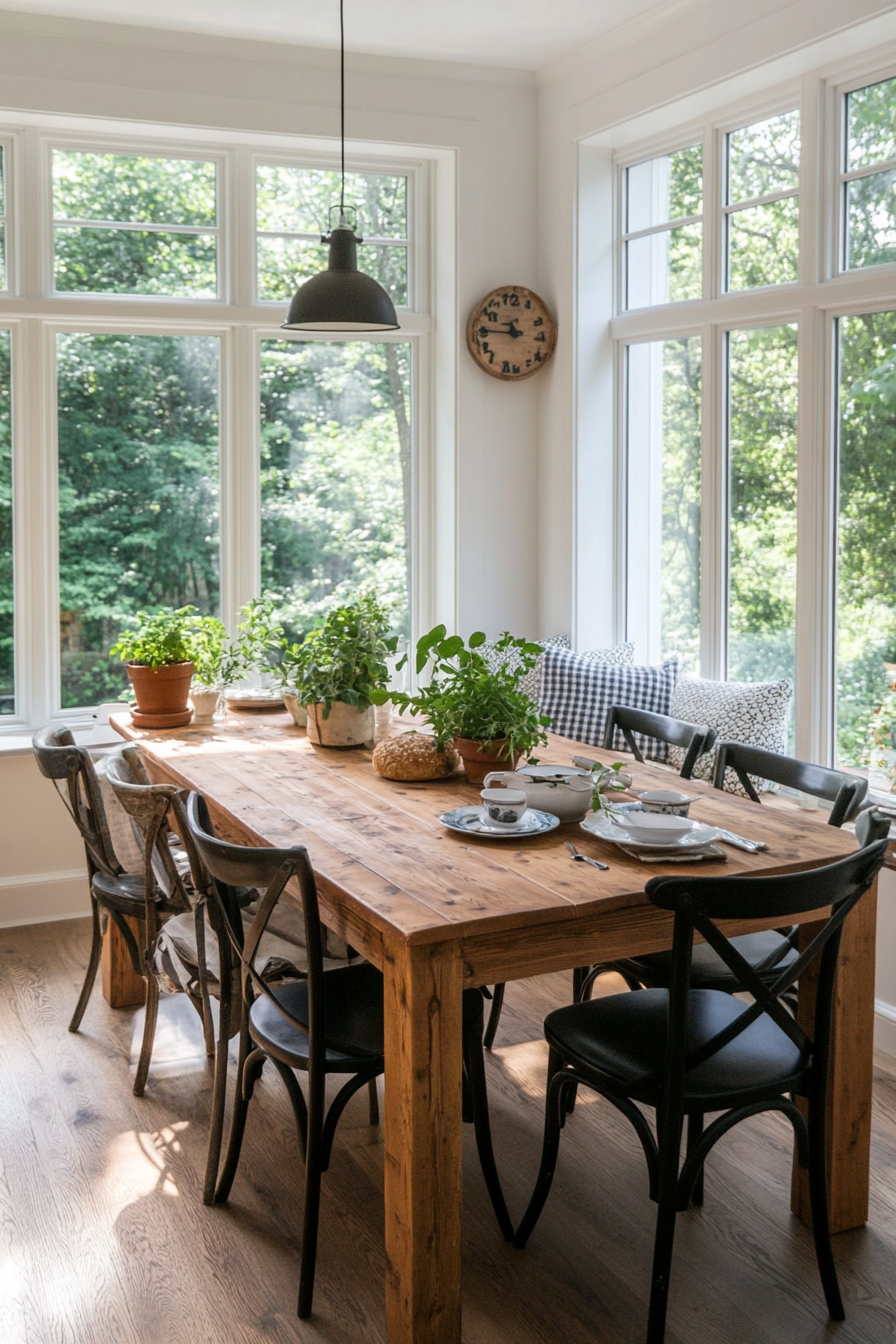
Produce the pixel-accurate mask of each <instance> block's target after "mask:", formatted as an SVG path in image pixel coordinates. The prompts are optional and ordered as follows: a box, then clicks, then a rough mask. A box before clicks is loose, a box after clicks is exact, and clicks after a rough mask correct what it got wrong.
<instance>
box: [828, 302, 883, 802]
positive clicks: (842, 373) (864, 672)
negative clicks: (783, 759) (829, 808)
mask: <svg viewBox="0 0 896 1344" xmlns="http://www.w3.org/2000/svg"><path fill="white" fill-rule="evenodd" d="M837 328H838V330H837V337H838V339H837V355H838V361H837V362H838V403H839V407H838V409H839V415H838V436H837V437H838V454H837V458H838V476H839V489H838V503H837V722H836V729H837V735H836V757H835V760H836V762H837V763H838V764H839V765H842V766H844V767H846V768H848V769H861V768H862V767H870V770H871V778H872V782H873V783H874V784H875V785H876V787H878V788H884V789H887V790H889V789H890V788H891V786H892V785H893V783H894V782H896V693H894V692H893V691H892V690H890V689H889V687H890V686H891V685H892V684H893V683H894V682H896V537H894V532H893V519H894V517H896V312H892V311H891V312H884V313H862V314H860V315H859V316H855V317H852V316H849V317H842V318H840V320H839V322H838V324H837Z"/></svg>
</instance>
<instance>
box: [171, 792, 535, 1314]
mask: <svg viewBox="0 0 896 1344" xmlns="http://www.w3.org/2000/svg"><path fill="white" fill-rule="evenodd" d="M187 820H188V825H189V828H190V832H191V834H192V837H193V840H194V842H195V845H196V848H197V850H198V851H199V854H200V857H201V859H202V862H203V865H204V867H205V869H206V870H207V872H208V873H209V874H210V876H211V884H210V888H209V891H210V896H211V899H212V901H213V902H214V904H215V905H216V906H217V908H218V910H219V912H220V916H221V920H222V923H223V925H224V927H225V928H226V930H227V934H228V938H229V942H230V948H231V952H232V955H233V958H234V959H235V962H234V964H237V965H239V967H240V968H241V978H242V980H241V982H242V1017H241V1027H240V1041H239V1053H238V1061H237V1075H236V1088H235V1095H234V1100H233V1110H232V1115H231V1122H230V1133H229V1137H228V1144H227V1152H226V1154H225V1157H224V1163H223V1168H222V1170H221V1175H220V1179H219V1181H218V1185H217V1189H216V1191H215V1203H224V1202H225V1201H226V1200H227V1198H228V1196H229V1194H230V1190H231V1186H232V1184H233V1180H234V1177H235V1175H236V1170H237V1165H238V1163H239V1157H240V1149H241V1147H242V1140H243V1133H244V1130H245V1126H246V1119H247V1115H248V1110H249V1103H250V1101H251V1098H252V1092H253V1089H254V1086H255V1083H256V1081H257V1079H258V1077H259V1076H260V1074H261V1070H262V1068H263V1067H264V1065H265V1063H266V1062H267V1061H270V1063H271V1064H272V1065H273V1066H274V1069H275V1070H276V1072H277V1073H278V1075H279V1076H280V1078H281V1079H282V1081H283V1083H284V1086H285V1088H286V1092H287V1095H288V1097H289V1100H290V1103H291V1105H292V1109H293V1113H294V1116H295V1120H296V1126H297V1129H298V1134H299V1142H300V1145H301V1150H302V1154H303V1157H304V1162H305V1185H304V1195H303V1215H302V1224H303V1227H302V1251H301V1265H300V1271H299V1300H298V1314H299V1316H300V1317H302V1318H305V1317H307V1316H310V1314H311V1307H312V1298H313V1292H314V1270H315V1263H316V1256H317V1236H318V1220H319V1210H320V1191H321V1176H322V1174H323V1172H325V1171H326V1170H327V1167H328V1166H329V1162H330V1156H331V1152H332V1147H333V1139H334V1136H335V1131H336V1126H337V1124H338V1121H339V1118H340V1116H341V1115H342V1112H343V1110H344V1109H345V1106H346V1103H347V1102H348V1101H349V1099H350V1098H351V1097H352V1096H353V1095H354V1093H355V1092H357V1091H358V1090H359V1089H360V1088H361V1087H363V1086H365V1084H370V1083H373V1082H374V1081H375V1079H376V1078H377V1077H378V1076H379V1074H381V1073H382V1072H383V1070H384V1066H385V1061H384V1058H383V1049H384V1020H383V977H382V974H381V972H380V971H378V970H377V968H376V967H375V966H372V965H370V964H369V963H368V962H356V963H354V964H352V965H348V966H344V967H342V968H339V969H336V970H331V971H326V972H325V971H324V968H323V945H322V936H321V930H322V925H321V920H320V912H319V909H318V901H317V887H316V884H315V880H314V871H313V869H312V867H311V862H310V860H309V858H308V852H307V850H306V849H305V847H304V846H302V845H296V846H293V847H292V848H290V849H272V848H267V847H264V848H249V847H245V846H242V845H233V844H230V843H228V842H227V841H224V840H220V839H218V838H217V837H216V836H215V834H214V830H213V827H212V824H211V819H210V817H209V813H208V808H207V806H206V803H205V800H204V799H203V798H202V797H201V796H200V795H199V794H197V793H192V794H190V796H189V799H188V801H187ZM288 883H292V888H291V890H294V891H297V893H298V896H299V899H300V901H301V906H302V912H303V916H304V922H305V947H306V954H307V975H306V978H305V979H303V980H296V981H293V982H289V983H284V984H282V985H278V986H271V985H269V984H267V983H266V982H265V981H264V979H262V977H261V976H260V975H259V973H258V970H257V968H256V954H257V951H258V947H259V944H260V941H261V938H262V936H263V935H264V931H265V929H266V927H267V925H268V922H269V920H270V918H271V916H272V914H273V912H274V910H275V907H276V906H277V903H278V901H279V900H280V897H281V896H282V894H283V892H284V890H285V889H286V886H287V884H288ZM241 885H243V886H252V887H257V888H258V890H259V893H260V895H259V901H258V908H257V913H256V915H255V918H254V920H253V922H252V924H251V926H250V927H249V929H248V931H246V932H245V934H244V929H243V924H242V921H241V919H240V916H239V910H238V908H237V905H236V902H235V899H234V891H235V888H237V887H238V886H241ZM222 975H223V965H222ZM482 1002H483V1000H482V994H481V993H480V991H479V990H466V991H464V994H463V1028H462V1033H463V1034H462V1057H463V1085H464V1118H465V1119H470V1120H472V1122H473V1126H474V1129H475V1134H476V1144H477V1149H478V1152H479V1160H480V1164H481V1166H482V1172H483V1176H484V1178H485V1183H486V1187H487V1189H488V1193H489V1196H490V1198H491V1201H492V1207H493V1208H494V1211H495V1215H496V1217H497V1219H498V1224H499V1226H500V1228H501V1231H502V1233H503V1234H504V1237H505V1238H506V1239H507V1240H510V1239H511V1238H512V1236H513V1226H512V1224H511V1222H510V1218H509V1215H508V1213H507V1207H506V1205H505V1203H504V1195H503V1192H502V1190H501V1183H500V1180H499V1177H498V1172H497V1167H496V1166H495V1159H494V1152H493V1149H492V1141H491V1129H490V1123H489V1114H488V1097H487V1092H486V1080H485V1067H484V1063H483V1056H482V1028H483V1010H482ZM296 1072H298V1073H304V1074H305V1075H306V1077H307V1099H306V1097H305V1094H304V1093H303V1091H302V1089H301V1088H300V1086H299V1083H298V1081H297V1079H296ZM334 1073H336V1074H349V1075H350V1077H349V1080H348V1082H346V1083H344V1084H343V1086H342V1087H341V1088H340V1090H339V1091H338V1092H337V1094H336V1096H335V1097H334V1099H333V1100H332V1102H331V1103H330V1107H329V1110H326V1107H325V1091H324V1089H325V1084H326V1079H327V1076H328V1075H329V1074H334Z"/></svg>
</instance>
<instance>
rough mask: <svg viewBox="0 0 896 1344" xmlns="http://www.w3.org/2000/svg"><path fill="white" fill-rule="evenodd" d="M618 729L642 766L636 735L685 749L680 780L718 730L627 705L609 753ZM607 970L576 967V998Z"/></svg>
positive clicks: (497, 997) (616, 713)
mask: <svg viewBox="0 0 896 1344" xmlns="http://www.w3.org/2000/svg"><path fill="white" fill-rule="evenodd" d="M617 729H618V730H619V732H621V733H622V735H623V737H624V738H625V740H626V743H627V744H628V749H629V751H630V752H631V753H632V755H633V756H634V758H635V760H636V761H638V762H639V763H641V764H643V762H644V757H643V755H642V754H641V749H640V747H639V746H638V743H637V741H636V740H635V736H634V735H635V733H640V734H642V735H643V736H645V737H652V738H654V739H655V740H657V741H659V742H666V743H668V745H669V746H672V747H683V748H684V751H685V758H684V761H683V763H682V766H681V770H680V771H679V776H680V778H681V779H690V778H691V775H692V774H693V771H694V766H695V765H696V764H697V761H698V760H699V758H700V757H701V756H702V755H703V753H704V752H706V751H711V750H712V748H713V746H714V744H715V740H716V733H715V729H714V728H708V727H707V726H706V724H705V723H687V722H686V721H685V720H684V719H672V718H669V716H668V715H667V714H653V713H650V712H649V711H648V710H644V709H632V708H630V707H629V706H628V705H613V706H611V708H610V710H609V712H608V714H607V722H606V727H605V730H604V741H603V745H604V749H605V750H606V751H614V750H615V747H614V745H613V744H614V742H615V740H616V730H617ZM607 969H615V967H613V968H608V967H607V966H599V967H591V966H577V967H576V968H575V970H574V971H573V973H572V996H573V998H574V999H576V1000H578V999H580V998H581V997H582V994H583V986H584V985H585V984H586V982H587V983H589V984H593V983H594V978H595V976H596V975H601V974H603V972H604V971H606V970H607ZM504 989H505V986H504V985H503V984H500V985H495V986H494V987H493V989H492V1006H491V1011H490V1013H489V1015H488V1025H487V1026H486V1028H485V1041H484V1044H485V1048H486V1049H487V1050H490V1049H491V1047H492V1046H493V1044H494V1041H495V1034H496V1032H497V1030H498V1023H499V1022H500V1020H501V1010H502V1008H503V1006H504Z"/></svg>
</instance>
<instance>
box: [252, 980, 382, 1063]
mask: <svg viewBox="0 0 896 1344" xmlns="http://www.w3.org/2000/svg"><path fill="white" fill-rule="evenodd" d="M272 993H273V994H274V995H275V997H276V999H277V1001H278V1003H280V1004H282V1006H283V1007H284V1008H285V1009H286V1011H287V1012H288V1013H289V1014H290V1015H291V1016H292V1017H293V1018H295V1019H297V1021H298V1022H300V1023H304V1024H307V1022H308V982H307V981H306V980H299V981H294V982H292V983H290V984H285V985H278V986H277V987H276V988H275V989H273V990H272ZM324 995H325V1000H324V1001H325V1003H326V1015H327V1042H328V1045H327V1068H328V1069H332V1070H334V1071H338V1066H339V1065H340V1064H342V1065H349V1066H350V1067H349V1069H348V1070H347V1071H351V1068H353V1067H354V1066H355V1065H356V1064H357V1063H358V1061H359V1060H364V1061H365V1062H366V1061H367V1060H368V1059H375V1058H379V1057H380V1056H382V1053H383V977H382V975H381V974H380V972H379V971H378V970H377V969H376V967H375V966H371V965H370V964H369V962H362V963H361V965H359V966H343V967H341V968H340V969H339V970H335V971H328V972H327V973H326V976H325V977H324ZM249 1030H250V1031H251V1033H252V1039H253V1040H254V1041H255V1042H256V1043H257V1044H258V1045H260V1046H261V1047H262V1048H263V1049H264V1050H267V1051H268V1052H269V1053H270V1054H272V1055H273V1056H274V1057H275V1058H276V1059H280V1060H282V1061H283V1063H284V1064H288V1065H289V1066H290V1068H294V1069H303V1068H307V1064H308V1037H307V1036H306V1035H305V1033H304V1032H303V1031H302V1030H301V1027H299V1026H297V1025H295V1023H293V1022H290V1021H289V1019H288V1018H286V1017H284V1015H283V1013H281V1012H280V1010H279V1009H278V1008H277V1007H275V1005H274V1004H273V1003H272V1002H271V1001H270V999H268V998H267V996H263V997H259V998H257V999H256V1000H255V1002H254V1003H253V1004H252V1007H251V1009H250V1010H249Z"/></svg>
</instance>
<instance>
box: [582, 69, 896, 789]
mask: <svg viewBox="0 0 896 1344" xmlns="http://www.w3.org/2000/svg"><path fill="white" fill-rule="evenodd" d="M894 76H896V48H892V49H890V50H889V51H887V52H867V53H863V54H862V55H861V56H859V57H857V58H853V59H852V60H850V61H846V62H842V63H839V64H837V65H831V64H829V65H827V66H825V67H824V68H820V69H817V70H811V71H807V72H806V73H804V74H803V75H802V76H801V77H800V78H799V80H798V81H794V80H793V79H790V80H789V81H788V82H786V83H783V84H777V85H774V86H772V87H771V88H769V89H768V90H766V91H764V92H761V93H759V94H756V95H751V96H750V97H749V98H745V99H744V100H743V101H741V102H739V103H737V104H735V105H733V106H731V107H727V108H726V107H719V108H717V109H716V110H714V111H713V112H711V113H710V114H709V115H707V116H706V117H705V119H703V120H701V121H698V122H695V121H693V120H690V121H689V120H687V119H686V118H682V122H681V124H680V125H678V126H675V127H672V128H670V129H669V130H668V131H666V132H664V133H663V134H662V135H660V136H657V135H653V136H651V137H650V138H646V139H643V140H640V141H635V140H634V139H632V140H631V142H630V143H625V142H624V137H621V136H620V135H619V133H618V132H615V133H614V134H615V136H616V144H617V146H618V148H616V149H615V150H614V151H613V152H612V153H611V154H610V155H605V156H603V157H604V159H605V165H606V166H601V156H600V155H599V153H598V152H596V151H597V150H598V147H599V142H598V141H597V140H595V141H594V142H592V143H593V144H594V150H592V149H591V145H590V144H589V145H587V146H586V147H584V148H585V153H584V154H583V156H582V159H581V160H580V163H582V164H584V165H590V164H594V165H596V167H595V168H594V169H593V171H594V173H595V174H596V173H598V172H602V173H603V179H602V181H603V183H604V184H605V186H604V189H606V188H607V187H610V188H611V189H612V191H613V192H614V196H615V209H614V216H615V219H616V226H617V228H616V237H617V240H618V243H617V249H616V253H615V259H614V280H615V293H614V296H613V302H614V314H615V315H612V316H610V320H609V322H608V327H607V330H608V334H609V337H610V341H611V344H612V347H613V351H614V355H613V358H614V366H615V379H614V382H615V391H616V407H617V409H616V413H615V420H614V431H613V433H614V439H613V442H614V448H613V458H612V471H613V473H614V475H615V479H616V482H617V484H616V498H617V500H618V501H619V503H618V504H617V508H616V512H615V524H614V528H615V531H614V559H615V572H616V583H615V586H614V587H613V590H612V592H611V593H610V594H609V600H608V601H606V602H605V603H604V614H603V615H601V616H599V617H597V618H596V617H595V616H594V615H592V614H591V613H585V612H583V611H581V610H578V611H577V622H576V624H577V628H578V631H579V635H578V638H579V642H580V643H582V642H585V643H588V642H590V641H591V639H592V638H593V636H592V634H591V630H592V629H597V628H600V629H601V632H602V637H606V636H609V637H612V638H615V639H623V638H625V637H626V636H627V633H628V630H629V628H632V629H634V626H635V624H636V622H635V621H634V618H633V620H632V622H630V621H629V619H628V616H627V602H631V601H632V600H633V598H632V595H631V594H630V592H629V588H630V585H629V583H628V577H627V567H628V540H627V526H628V522H627V520H628V499H627V489H628V487H627V484H626V481H627V457H626V433H627V429H626V423H625V404H626V402H625V396H626V389H625V366H626V350H627V347H628V346H629V345H631V344H635V343H643V342H649V341H663V340H667V339H673V338H676V337H685V336H691V335H695V334H699V335H701V337H702V369H703V384H702V432H701V466H702V503H701V513H702V538H701V675H702V676H704V677H709V678H713V679H722V678H724V676H725V675H726V667H725V650H726V646H727V631H726V619H727V590H728V575H727V489H728V449H727V442H726V418H727V417H726V388H725V345H726V339H727V333H728V331H730V330H734V329H744V328H748V327H762V326H778V325H783V324H785V323H789V322H796V324H797V328H798V333H799V334H798V352H799V410H798V430H797V442H798V449H797V452H798V503H797V522H798V553H797V615H796V676H795V683H796V695H795V721H796V722H795V727H796V748H795V749H796V753H797V755H799V756H801V757H803V758H805V759H808V760H817V761H821V762H824V763H832V761H833V749H834V740H835V704H834V693H835V686H836V667H835V657H836V619H835V607H834V603H835V595H836V586H835V585H836V546H837V540H836V526H837V456H836V442H835V440H836V431H837V387H836V381H835V380H836V373H837V370H836V360H835V350H834V339H835V324H836V321H837V319H838V318H839V317H841V316H846V315H850V314H859V313H863V312H872V311H890V310H896V263H882V264H879V265H876V266H873V267H864V268H861V269H857V270H850V271H843V270H842V269H841V266H840V261H841V258H842V252H841V251H840V249H841V241H840V240H841V237H842V234H841V229H842V222H841V216H842V201H843V187H842V181H843V173H842V165H843V158H842V154H843V150H842V135H843V117H844V115H845V113H844V110H843V109H844V103H843V99H844V96H845V94H846V93H847V92H852V91H853V90H855V89H857V88H863V87H865V86H867V85H869V84H874V83H877V82H879V81H882V80H886V79H888V78H892V77H894ZM794 107H796V108H798V109H799V112H800V140H801V151H800V185H799V217H800V266H799V280H798V282H797V283H796V284H794V283H792V282H788V283H785V284H781V285H772V286H766V287H762V288H757V289H752V290H742V291H733V292H726V291H725V290H724V289H723V284H724V262H725V258H724V228H723V224H722V218H723V213H724V196H723V169H724V163H725V159H724V155H725V152H726V137H727V135H728V133H729V132H731V131H733V130H737V129H739V128H741V127H743V126H747V125H750V124H752V123H754V122H757V121H761V120H764V119H765V118H766V117H769V116H774V115H776V114H777V113H781V112H784V111H787V110H790V109H792V108H794ZM701 135H702V136H703V138H704V238H703V246H704V298H703V299H701V300H688V301H686V302H679V303H675V304H664V305H658V306H657V307H655V308H651V309H638V310H629V311H625V310H624V309H623V308H622V303H623V302H624V289H623V287H622V279H623V273H622V266H623V265H624V254H623V250H622V238H623V228H622V225H623V223H624V220H623V218H622V214H621V211H622V209H623V202H622V200H621V196H622V170H623V169H624V168H626V167H629V166H631V165H632V164H634V163H639V162H643V161H644V160H646V159H650V158H654V157H657V156H658V155H660V154H664V153H671V152H673V151H674V150H676V149H680V148H682V147H684V146H686V145H688V144H695V143H697V142H698V140H699V139H700V137H701ZM620 142H621V143H620ZM609 174H612V177H611V178H610V180H609V181H607V178H608V176H609ZM595 190H596V186H595V182H594V181H593V180H592V181H589V182H587V183H586V184H585V191H582V183H581V181H580V192H581V199H582V201H583V203H584V202H585V200H586V199H587V195H586V193H588V194H590V195H591V196H593V195H594V193H595ZM583 208H584V205H583ZM582 217H583V219H584V218H585V216H584V215H583V216H582ZM591 227H593V225H592V226H591ZM581 301H582V297H581V290H580V303H581ZM582 359H583V354H582V352H581V351H580V361H581V360H582ZM586 401H587V393H586V394H585V395H584V396H583V395H580V419H579V421H578V431H579V435H580V440H581V439H582V438H583V437H584V435H585V433H587V434H588V435H590V436H591V438H592V441H594V442H597V436H596V435H595V433H594V431H593V430H592V429H591V428H590V426H588V427H586V426H584V425H583V423H582V419H581V408H582V406H583V405H584V404H585V403H586ZM583 451H584V447H583V446H582V445H581V444H580V450H579V462H580V463H582V462H583V460H584V459H583V457H582V453H583ZM604 461H605V463H606V465H608V466H609V465H611V463H610V459H609V457H608V456H607V457H605V458H604ZM592 471H593V469H592ZM593 505H594V501H593V500H592V509H593ZM583 507H584V508H587V502H586V501H584V502H583V503H582V504H580V517H581V516H582V514H581V509H582V508H583ZM633 544H635V542H634V539H633ZM579 554H580V555H582V556H584V555H586V554H587V549H586V544H585V543H584V542H582V543H581V546H580V551H579ZM582 586H583V585H580V591H581V587H582ZM579 607H580V608H581V599H579ZM599 622H600V624H599ZM645 625H647V626H649V621H646V622H645V621H644V620H643V619H642V620H641V626H640V628H641V630H642V631H643V629H644V628H645ZM582 631H587V633H586V634H584V635H583V633H582ZM604 631H606V636H604V635H603V632H604ZM644 642H645V641H644V640H643V639H642V641H641V644H642V647H639V648H638V649H637V650H636V658H638V659H639V660H641V659H644V660H647V659H648V658H649V659H650V660H651V661H655V660H656V658H657V657H658V655H659V650H658V649H650V648H647V647H643V644H644Z"/></svg>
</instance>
